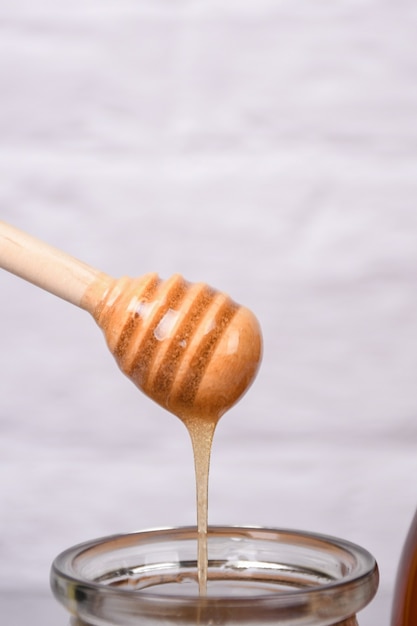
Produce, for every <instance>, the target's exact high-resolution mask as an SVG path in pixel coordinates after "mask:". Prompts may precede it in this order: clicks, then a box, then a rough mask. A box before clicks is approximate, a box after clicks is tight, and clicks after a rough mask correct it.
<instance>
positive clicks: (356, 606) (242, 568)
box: [51, 526, 378, 626]
mask: <svg viewBox="0 0 417 626" xmlns="http://www.w3.org/2000/svg"><path fill="white" fill-rule="evenodd" d="M196 542H197V532H196V529H195V528H177V529H175V528H172V529H161V530H151V531H143V532H138V533H132V534H127V535H118V536H113V537H107V538H103V539H97V540H94V541H90V542H87V543H84V544H81V545H78V546H75V547H73V548H69V549H68V550H66V551H65V552H63V553H62V554H60V555H59V556H58V557H57V558H56V559H55V561H54V563H53V565H52V570H51V586H52V590H53V593H54V595H55V597H56V598H57V599H58V601H59V602H61V603H62V604H63V605H64V606H65V607H66V608H67V609H68V610H69V611H70V613H72V615H73V616H75V617H74V618H73V621H72V624H74V625H75V624H76V625H77V626H79V625H81V624H91V625H94V626H185V625H187V626H192V625H196V624H198V625H200V626H209V625H210V626H214V625H220V624H222V625H230V626H231V625H236V624H244V625H245V626H260V625H262V624H268V625H270V626H272V625H276V626H330V625H334V626H335V625H336V624H337V625H338V626H339V625H340V626H342V625H343V626H356V625H357V622H356V618H355V615H356V613H357V612H358V611H359V610H360V609H362V608H363V607H364V606H365V605H366V604H368V603H369V602H370V600H371V599H372V598H373V596H374V595H375V593H376V589H377V586H378V570H377V565H376V563H375V560H374V558H373V557H372V556H371V555H370V554H369V553H368V552H367V551H366V550H364V549H363V548H361V547H359V546H356V545H355V544H352V543H349V542H347V541H343V540H341V539H335V538H333V537H327V536H324V535H317V534H313V533H304V532H295V531H288V530H276V529H269V528H257V527H228V526H225V527H211V528H210V529H209V532H208V553H209V566H208V586H207V595H206V596H199V595H198V586H197V564H196V554H197V549H196Z"/></svg>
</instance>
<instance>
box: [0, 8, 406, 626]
mask: <svg viewBox="0 0 417 626" xmlns="http://www.w3.org/2000/svg"><path fill="white" fill-rule="evenodd" d="M416 26H417V13H416V10H415V7H414V5H413V3H411V2H407V1H405V0H404V1H402V2H396V3H394V2H388V0H385V1H379V2H378V1H376V0H368V1H366V0H363V1H362V2H360V1H358V0H356V1H354V0H350V1H347V0H346V1H340V2H333V3H329V2H325V1H324V0H322V1H318V0H317V1H312V0H309V1H299V2H294V1H292V2H290V1H286V2H285V1H278V2H277V1H276V0H275V1H274V2H272V1H271V0H262V1H261V0H257V1H256V2H255V1H252V2H250V1H249V0H246V1H243V0H241V1H240V2H231V1H229V2H228V3H222V2H218V1H215V0H212V1H211V2H207V1H200V2H197V1H194V2H191V0H190V1H186V0H183V1H180V0H177V1H172V2H167V1H163V0H154V1H153V2H150V1H148V2H146V1H145V0H143V1H136V2H133V0H132V1H129V0H123V1H120V0H119V1H116V0H107V1H104V0H102V1H101V2H99V1H98V0H89V1H83V2H81V1H80V0H74V1H73V2H72V3H70V4H68V3H67V2H62V1H59V0H53V1H52V0H50V1H46V0H44V1H42V0H31V2H29V1H27V2H24V1H23V0H18V1H16V0H14V2H7V1H6V0H2V1H0V90H1V91H0V93H1V99H0V216H1V219H4V220H7V221H10V222H12V223H14V224H15V225H17V226H19V227H21V228H23V229H25V230H27V231H29V232H31V233H33V234H34V235H37V236H39V237H41V238H43V239H45V240H47V241H49V242H50V243H52V244H54V245H57V246H58V247H61V248H63V249H64V250H66V251H68V252H70V253H71V254H73V255H75V256H78V257H80V258H81V259H83V260H85V261H87V262H89V263H91V264H92V265H94V266H96V267H99V268H100V269H102V270H104V271H107V272H108V273H111V274H113V275H115V276H118V275H121V274H130V275H139V274H142V273H145V272H147V271H158V272H159V273H160V274H161V275H162V276H163V277H168V276H169V275H170V274H172V273H174V272H181V273H183V274H184V275H185V276H186V277H187V278H188V279H189V280H204V281H206V282H208V283H210V284H212V285H214V286H216V287H218V288H220V289H223V290H225V291H228V292H229V293H231V295H232V296H233V297H234V298H235V299H236V300H238V301H240V302H243V303H245V304H247V305H248V306H250V307H251V308H252V309H253V310H254V311H255V312H256V314H257V315H258V317H259V319H260V320H261V323H262V326H263V329H264V336H265V357H264V363H263V367H262V369H261V372H260V374H259V377H258V380H257V382H256V383H255V385H254V387H253V388H252V389H251V390H250V392H249V393H248V394H247V396H245V398H244V399H243V400H242V402H241V403H240V405H238V406H237V407H236V408H234V409H233V410H232V411H231V412H230V414H229V415H227V416H225V417H224V418H223V420H222V422H221V424H220V426H219V430H218V433H217V437H216V439H215V447H214V452H213V464H212V477H211V512H210V519H211V522H212V523H223V522H224V523H254V524H265V525H274V526H280V525H281V526H292V527H298V528H305V529H309V530H315V531H321V532H327V533H330V534H335V535H339V536H342V537H345V538H347V539H351V540H353V541H357V542H359V543H360V544H362V545H364V546H365V547H367V548H368V549H370V550H371V551H372V552H373V553H374V554H375V556H376V557H377V559H378V561H379V564H380V568H381V590H380V594H379V596H378V597H377V599H376V600H375V601H374V605H373V607H372V608H371V609H369V610H368V611H366V612H364V616H363V619H362V622H361V624H363V626H371V624H375V623H376V616H377V619H378V620H379V621H378V624H379V625H380V626H387V624H388V612H389V603H390V594H391V592H392V587H393V580H394V575H395V568H396V565H397V562H398V558H399V553H400V549H401V545H402V542H403V540H404V536H405V533H406V530H407V526H408V524H409V522H410V519H411V516H412V513H413V511H414V508H415V506H416V505H417V487H416V480H415V477H416V475H417V391H416V382H415V378H416V369H417V343H416V339H417V289H416V278H415V276H416V267H417V234H416V233H417V231H416V228H417V210H416V206H417V47H416V43H415V33H416ZM0 281H1V282H0V284H1V309H0V322H1V328H2V329H3V330H2V331H1V334H0V341H1V344H0V345H1V351H0V368H1V380H2V383H1V394H0V398H1V399H0V428H1V433H2V434H1V438H0V510H1V515H0V537H1V540H0V559H1V562H2V568H1V569H0V587H1V588H3V589H14V588H16V587H18V586H20V585H23V586H24V587H25V588H27V589H39V590H44V589H45V588H46V587H47V585H48V570H49V565H50V562H51V560H52V558H53V557H54V556H55V554H56V553H57V552H58V551H60V550H61V549H63V548H64V547H67V546H68V545H71V544H73V543H75V542H77V541H81V540H83V539H86V538H90V537H93V536H98V535H101V534H105V533H111V532H118V531H124V530H132V529H134V528H141V527H148V526H155V525H170V524H188V523H193V522H194V500H193V497H194V493H193V476H192V460H191V453H190V450H189V444H188V441H187V436H186V433H185V430H184V428H183V426H182V425H181V424H180V423H179V422H178V421H177V420H175V418H173V417H171V416H169V415H168V414H167V413H164V412H162V410H161V409H159V408H158V407H156V406H154V405H153V404H152V403H151V402H150V401H148V400H147V399H146V398H144V397H143V396H142V395H140V394H139V393H138V392H137V391H136V390H135V388H134V387H133V386H132V385H131V384H130V383H129V381H127V379H124V378H123V376H122V375H119V372H118V370H117V368H116V366H115V364H114V363H113V361H112V358H111V356H110V354H109V352H108V350H107V348H106V347H105V345H104V341H103V339H102V337H101V334H100V331H98V329H96V328H95V326H94V322H93V321H92V320H91V319H90V318H89V317H88V316H87V314H86V313H84V312H82V311H80V310H78V309H75V308H74V307H71V306H70V305H68V304H66V303H64V302H61V301H59V300H57V299H56V298H54V297H52V296H50V295H49V294H46V293H43V292H41V291H39V290H37V289H35V288H34V287H32V286H30V285H27V284H25V283H23V281H19V280H18V279H16V278H15V277H13V276H10V275H8V274H6V273H2V274H1V276H0ZM187 455H188V457H187ZM366 620H368V621H366ZM384 620H385V621H384Z"/></svg>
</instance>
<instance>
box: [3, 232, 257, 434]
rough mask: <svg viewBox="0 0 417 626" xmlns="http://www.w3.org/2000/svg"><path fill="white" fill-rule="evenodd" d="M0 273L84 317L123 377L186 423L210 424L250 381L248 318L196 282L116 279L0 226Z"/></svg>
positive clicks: (252, 353) (252, 361) (253, 362)
mask: <svg viewBox="0 0 417 626" xmlns="http://www.w3.org/2000/svg"><path fill="white" fill-rule="evenodd" d="M0 267H2V268H3V269H6V270H8V271H9V272H12V273H13V274H16V275H17V276H20V277H21V278H23V279H25V280H27V281H29V282H31V283H33V284H35V285H37V286H38V287H41V288H42V289H45V290H47V291H49V292H50V293H52V294H54V295H56V296H59V297H60V298H63V299H64V300H67V301H68V302H71V303H72V304H75V305H76V306H79V307H81V308H82V309H85V310H86V311H88V312H89V313H90V314H91V315H92V316H93V317H94V319H95V320H96V322H97V324H98V325H99V326H100V328H101V329H102V330H103V331H104V335H105V337H106V340H107V344H108V346H109V348H110V351H111V352H112V354H113V355H114V357H115V359H116V361H117V363H118V365H119V367H120V369H121V370H122V371H123V372H124V374H126V376H128V377H129V378H130V379H131V380H132V381H133V382H134V383H135V384H136V385H137V386H138V387H139V389H141V390H142V391H143V392H144V393H145V394H146V395H148V396H149V397H150V398H152V399H153V400H155V401H156V402H157V403H158V404H160V405H161V406H163V407H164V408H166V409H167V410H168V411H170V412H171V413H174V414H175V415H177V416H178V417H179V418H180V419H182V420H183V421H184V422H186V423H187V422H188V421H190V420H194V419H195V418H196V417H198V419H199V420H200V419H205V418H206V419H209V420H211V421H213V420H214V421H217V420H218V419H219V418H220V417H221V415H223V413H225V411H227V410H228V409H229V408H230V407H231V406H233V405H234V404H235V403H236V402H237V400H238V399H239V398H240V397H241V396H242V395H243V394H244V392H245V391H246V390H247V388H248V387H249V386H250V384H251V383H252V381H253V379H254V377H255V375H256V372H257V370H258V366H259V364H260V360H261V354H262V339H261V331H260V328H259V324H258V322H257V320H256V318H255V316H254V315H253V313H251V311H249V310H248V309H247V308H245V307H242V306H240V305H238V304H236V303H235V302H233V301H232V300H231V299H230V298H229V297H228V296H227V295H225V294H224V293H221V292H218V291H216V290H214V289H212V288H211V287H209V286H207V285H206V284H204V283H196V284H192V283H188V282H186V281H185V280H184V279H183V278H182V277H181V276H179V275H174V276H172V277H171V278H169V279H168V280H161V279H160V278H159V277H158V275H157V274H154V273H151V274H146V275H144V276H141V277H140V278H133V279H131V278H127V277H124V278H120V279H118V280H116V279H114V278H112V277H110V276H108V275H106V274H104V273H103V272H100V271H98V270H96V269H94V268H92V267H90V266H88V265H87V264H85V263H83V262H81V261H79V260H77V259H75V258H74V257H72V256H69V255H67V254H65V253H64V252H62V251H60V250H58V249H56V248H54V247H52V246H49V245H48V244H46V243H44V242H41V241H39V240H38V239H36V238H34V237H32V236H30V235H28V234H26V233H24V232H22V231H20V230H18V229H17V228H14V227H12V226H10V225H8V224H6V223H4V222H1V221H0Z"/></svg>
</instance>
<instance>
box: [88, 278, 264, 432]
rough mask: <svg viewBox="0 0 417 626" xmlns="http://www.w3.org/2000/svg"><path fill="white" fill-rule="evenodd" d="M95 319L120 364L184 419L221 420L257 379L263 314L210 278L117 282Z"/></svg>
mask: <svg viewBox="0 0 417 626" xmlns="http://www.w3.org/2000/svg"><path fill="white" fill-rule="evenodd" d="M93 314H94V317H95V319H96V321H97V323H98V324H99V326H100V327H101V328H102V329H103V331H104V333H105V336H106V340H107V343H108V346H109V348H110V350H111V352H112V353H113V355H114V357H115V359H116V361H117V363H118V365H119V367H120V368H121V370H122V371H123V372H124V373H125V374H126V376H128V377H129V378H130V379H131V380H132V381H133V382H134V383H135V384H136V385H137V386H138V387H139V388H140V389H141V390H142V391H143V392H144V393H145V394H147V395H148V396H149V397H150V398H152V399H153V400H155V401H156V402H158V403H159V404H160V405H161V406H163V407H164V408H166V409H167V410H168V411H170V412H171V413H174V414H175V415H177V416H178V417H180V418H181V419H182V420H184V421H187V420H188V419H196V418H198V419H218V418H219V417H220V416H221V415H222V414H223V413H224V412H225V411H227V409H229V408H230V407H231V406H233V404H235V402H237V400H238V399H239V398H240V397H241V396H242V395H243V394H244V392H245V391H246V390H247V388H248V387H249V386H250V384H251V383H252V381H253V379H254V378H255V375H256V372H257V370H258V366H259V364H260V360H261V354H262V339H261V331H260V328H259V324H258V322H257V320H256V318H255V316H254V315H253V314H252V313H251V312H250V311H249V310H248V309H246V308H245V307H241V306H239V305H238V304H236V303H235V302H233V301H232V300H231V299H230V298H229V297H228V296H227V295H225V294H223V293H220V292H218V291H215V290H214V289H212V288H211V287H208V286H207V285H205V284H203V283H196V284H191V283H188V282H186V281H185V280H184V279H183V278H182V277H181V276H179V275H174V276H172V277H171V278H170V279H168V280H166V281H163V280H161V279H160V278H159V277H158V276H157V274H147V275H145V276H143V277H141V278H138V279H130V278H121V279H119V280H117V281H114V282H113V283H112V284H111V285H110V287H109V288H108V289H107V290H106V293H105V294H104V295H103V296H102V297H101V298H100V299H99V302H98V306H96V308H95V311H94V313H93Z"/></svg>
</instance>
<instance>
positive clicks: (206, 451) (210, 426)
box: [185, 419, 217, 596]
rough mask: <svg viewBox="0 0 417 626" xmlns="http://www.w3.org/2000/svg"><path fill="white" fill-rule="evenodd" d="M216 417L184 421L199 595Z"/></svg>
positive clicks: (204, 582)
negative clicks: (192, 482) (193, 500)
mask: <svg viewBox="0 0 417 626" xmlns="http://www.w3.org/2000/svg"><path fill="white" fill-rule="evenodd" d="M216 424H217V419H214V420H199V419H195V420H189V421H187V422H186V423H185V425H186V427H187V430H188V432H189V435H190V437H191V443H192V447H193V454H194V467H195V481H196V500H197V570H198V590H199V593H200V595H201V596H204V595H206V593H207V574H208V548H207V529H208V484H209V471H210V456H211V446H212V442H213V435H214V431H215V429H216Z"/></svg>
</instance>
